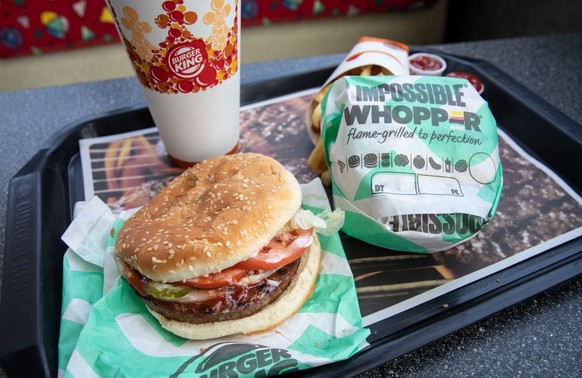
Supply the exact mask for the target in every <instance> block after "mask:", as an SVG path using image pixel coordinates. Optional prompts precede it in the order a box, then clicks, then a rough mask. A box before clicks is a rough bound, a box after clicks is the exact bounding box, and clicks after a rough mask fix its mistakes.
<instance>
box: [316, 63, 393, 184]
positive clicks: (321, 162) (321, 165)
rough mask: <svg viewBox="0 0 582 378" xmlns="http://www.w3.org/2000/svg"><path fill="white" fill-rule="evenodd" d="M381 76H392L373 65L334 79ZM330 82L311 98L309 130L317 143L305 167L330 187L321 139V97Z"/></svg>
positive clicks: (350, 71) (387, 71) (386, 70)
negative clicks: (315, 173)
mask: <svg viewBox="0 0 582 378" xmlns="http://www.w3.org/2000/svg"><path fill="white" fill-rule="evenodd" d="M383 75H392V73H391V72H390V71H389V70H388V69H386V68H385V67H382V66H377V65H373V64H369V65H365V66H361V67H356V68H353V69H351V70H348V71H346V72H344V73H343V74H342V75H339V76H338V77H336V78H335V79H334V81H335V80H337V79H339V78H341V77H343V76H383ZM332 83H333V81H332V82H330V83H328V84H327V85H325V86H324V87H323V88H321V89H320V90H319V92H317V93H316V94H315V96H314V97H313V101H312V107H310V109H313V110H312V113H311V117H310V120H311V126H310V127H311V130H312V131H313V133H314V134H315V135H316V139H317V142H316V144H315V148H314V149H313V151H311V154H310V155H309V158H308V159H307V165H308V166H309V167H310V168H311V169H313V170H314V171H315V172H317V173H319V174H320V177H321V181H322V182H323V184H324V185H326V186H329V185H331V173H330V172H329V170H328V168H327V164H326V163H325V154H324V151H323V141H322V138H321V102H322V101H323V97H324V96H325V94H326V93H327V91H328V90H329V88H330V87H331V84H332Z"/></svg>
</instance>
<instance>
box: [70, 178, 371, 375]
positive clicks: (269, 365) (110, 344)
mask: <svg viewBox="0 0 582 378" xmlns="http://www.w3.org/2000/svg"><path fill="white" fill-rule="evenodd" d="M302 190H303V206H304V207H305V208H308V209H309V210H311V211H313V212H314V213H317V212H320V211H323V210H324V209H326V210H327V209H329V202H328V200H327V197H326V195H325V191H324V189H323V186H322V185H321V182H320V181H319V179H316V180H313V181H312V182H310V183H308V184H303V185H302ZM84 207H85V208H84V209H83V210H81V211H80V212H79V214H78V215H77V216H76V217H75V220H74V221H73V223H72V224H71V226H70V228H69V229H68V230H67V232H66V233H65V235H63V240H64V241H65V242H66V243H67V245H69V250H68V251H67V252H66V254H65V257H64V261H63V305H62V319H61V329H60V339H59V376H79V377H81V376H82V377H90V376H107V377H113V376H116V377H117V376H130V377H137V376H139V377H159V376H173V377H178V376H180V375H182V374H183V375H184V376H186V375H188V376H193V375H195V376H202V377H204V376H206V377H216V376H234V375H237V376H256V375H260V376H264V375H276V374H281V373H285V372H290V371H296V370H301V369H307V368H310V367H314V366H319V365H323V364H328V363H332V362H335V361H340V360H344V359H347V358H348V357H350V356H352V355H353V354H355V353H356V352H358V351H359V350H361V349H363V348H365V347H366V346H367V345H368V344H367V342H366V338H367V336H368V335H369V334H370V331H369V330H368V329H365V328H363V327H362V318H361V315H360V309H359V306H358V300H357V296H356V290H355V286H354V280H353V276H352V273H351V270H350V267H349V265H348V261H347V259H346V256H345V253H344V250H343V247H342V244H341V241H340V238H339V235H338V234H337V233H335V234H333V235H331V236H323V235H319V238H320V242H321V246H322V252H323V257H322V269H321V272H320V275H319V277H318V279H317V283H316V288H315V291H314V293H313V296H312V297H311V298H310V299H309V300H308V301H307V303H305V304H304V306H303V307H302V308H301V310H300V311H299V312H298V313H297V314H295V315H294V316H292V317H291V318H290V319H288V320H287V321H286V322H284V323H283V324H281V325H280V326H278V327H277V328H276V329H274V330H271V331H268V332H263V333H257V334H253V335H233V336H229V337H223V338H220V339H214V340H207V341H192V340H186V339H183V338H181V337H178V336H176V335H174V334H172V333H170V332H168V331H166V330H164V329H163V328H162V327H161V326H160V325H159V323H158V321H157V320H156V319H155V318H153V316H151V314H149V312H148V311H147V310H146V308H145V305H144V304H143V303H142V302H141V301H140V300H139V298H138V297H137V295H136V294H135V293H134V291H133V289H132V288H131V286H130V285H129V284H128V283H127V281H126V280H125V279H122V278H120V275H119V272H118V271H117V267H116V266H115V264H114V262H113V261H114V259H113V248H114V243H115V239H114V238H115V234H113V235H111V232H110V230H111V228H112V227H113V229H114V230H115V231H118V230H119V228H120V227H121V225H122V224H123V219H124V218H126V217H127V216H129V214H120V215H119V217H112V214H110V210H109V208H108V207H107V206H106V205H105V204H104V203H102V202H101V201H100V200H98V199H96V198H93V199H92V200H90V201H88V203H87V204H85V205H84ZM112 218H115V219H116V220H115V221H114V223H113V224H105V223H106V222H104V221H103V219H112ZM83 230H84V232H82V231H83ZM95 233H97V234H98V235H97V236H95V235H94V234H95ZM103 234H105V235H106V236H104V237H103V236H102V235H103ZM99 240H101V242H99ZM73 247H74V248H73ZM74 250H79V251H82V252H81V253H77V252H75V251H74ZM81 256H83V257H81ZM101 262H102V263H101Z"/></svg>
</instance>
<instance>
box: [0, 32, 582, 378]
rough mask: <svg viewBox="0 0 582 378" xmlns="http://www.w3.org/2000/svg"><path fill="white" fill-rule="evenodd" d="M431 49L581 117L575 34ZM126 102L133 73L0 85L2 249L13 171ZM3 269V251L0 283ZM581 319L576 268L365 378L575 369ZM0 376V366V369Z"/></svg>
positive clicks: (134, 89)
mask: <svg viewBox="0 0 582 378" xmlns="http://www.w3.org/2000/svg"><path fill="white" fill-rule="evenodd" d="M429 47H430V48H431V49H436V50H440V51H443V52H446V53H450V54H457V55H460V56H465V57H472V58H477V59H483V60H487V61H488V62H490V63H492V64H493V65H495V66H497V67H498V68H499V69H501V70H502V71H504V72H506V73H507V74H509V75H511V76H512V77H513V78H514V79H515V80H516V81H518V82H519V83H521V84H523V85H524V86H525V87H526V88H528V89H530V90H531V91H533V92H535V93H537V94H538V95H539V96H540V97H541V98H543V99H544V100H546V101H548V102H549V103H550V104H552V105H553V106H554V107H556V108H557V109H559V110H560V111H562V112H563V113H564V114H566V115H567V116H569V117H570V118H572V119H573V120H574V121H576V122H577V123H578V124H580V125H582V65H581V64H582V33H576V34H564V35H548V36H537V37H524V38H515V39H503V40H490V41H479V42H470V43H456V44H445V45H433V46H427V48H429ZM343 57H344V55H342V54H339V55H328V56H318V57H309V58H301V59H293V60H284V61H273V62H262V63H254V64H248V65H243V66H242V68H241V82H242V83H243V84H244V83H247V82H250V81H253V80H255V79H257V78H268V77H270V76H276V75H278V74H280V72H281V71H285V72H287V73H290V74H292V73H294V72H297V73H298V72H302V71H304V70H308V69H310V68H316V67H320V66H325V65H328V64H329V63H330V62H340V61H341V59H342V58H343ZM133 106H145V102H144V99H143V97H142V94H141V91H140V89H139V87H138V83H137V81H136V79H135V78H133V77H129V78H124V79H114V80H107V81H99V82H88V83H82V84H73V85H65V86H56V87H49V88H41V89H34V90H23V91H15V92H5V93H0V114H1V115H2V117H1V119H0V141H2V150H1V152H0V154H1V155H0V156H1V159H2V169H1V170H0V188H1V193H0V253H1V254H3V251H4V239H5V226H6V201H7V189H8V182H9V180H10V178H11V177H13V176H14V175H15V174H16V173H17V172H18V170H19V169H20V168H21V167H22V166H23V165H24V164H25V163H26V162H27V161H28V160H29V159H31V158H32V157H33V156H34V155H35V153H36V152H37V151H38V150H40V149H41V148H43V147H44V146H46V143H47V141H48V140H49V139H50V137H51V136H52V135H53V134H54V133H56V132H58V131H59V130H60V129H62V128H63V127H65V126H66V125H68V124H71V123H74V122H77V121H79V120H80V119H89V118H91V117H93V116H96V115H100V114H103V113H106V112H108V111H113V110H118V109H121V108H126V107H133ZM581 127H582V126H581ZM1 268H2V256H1V255H0V285H1V278H2V277H1V274H2V269H1ZM0 287H1V286H0ZM1 300H2V299H1V298H0V305H2V302H1ZM580 324H582V277H581V276H578V277H577V278H575V279H574V280H571V281H568V282H565V283H563V284H561V285H558V286H557V287H555V288H553V289H551V290H548V291H547V292H545V293H542V294H539V295H537V296H534V297H532V298H530V299H528V300H526V301H524V302H522V303H520V304H517V305H515V306H513V307H510V308H508V309H506V310H504V311H502V312H500V313H498V314H496V315H494V316H492V317H490V318H488V319H485V320H482V321H480V322H478V323H477V324H474V325H472V326H469V327H466V328H464V329H463V330H461V331H458V332H456V333H454V334H452V335H450V336H448V337H446V338H444V339H442V340H439V341H436V342H433V343H431V344H429V345H426V346H424V347H422V348H420V349H418V350H416V351H414V352H411V353H408V354H406V355H404V356H401V357H399V358H397V359H395V360H393V361H390V362H388V363H386V364H383V365H381V366H379V367H377V368H375V369H373V370H370V371H368V372H366V373H363V374H362V377H385V376H399V377H403V376H414V377H451V376H469V375H478V376H482V375H485V376H490V375H494V376H550V375H551V376H564V377H566V376H567V377H573V376H581V374H582V373H581V370H580V361H582V347H581V345H582V332H580ZM5 376H6V375H5V373H4V371H3V370H2V369H1V368H0V377H2V378H3V377H5Z"/></svg>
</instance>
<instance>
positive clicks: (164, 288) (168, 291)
mask: <svg viewBox="0 0 582 378" xmlns="http://www.w3.org/2000/svg"><path fill="white" fill-rule="evenodd" d="M191 291H192V288H189V287H185V286H173V285H167V284H157V285H156V284H153V285H152V284H150V285H148V288H147V292H148V294H149V295H151V296H152V297H156V298H160V299H175V298H181V297H183V296H184V295H186V294H188V293H189V292H191Z"/></svg>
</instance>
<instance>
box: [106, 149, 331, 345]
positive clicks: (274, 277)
mask: <svg viewBox="0 0 582 378" xmlns="http://www.w3.org/2000/svg"><path fill="white" fill-rule="evenodd" d="M301 201H302V196H301V189H300V186H299V184H298V182H297V180H296V179H295V177H294V176H293V174H291V172H289V171H288V170H287V169H285V168H284V167H283V166H282V165H281V164H280V163H278V162H277V161H275V160H274V159H272V158H270V157H267V156H264V155H260V154H254V153H240V154H234V155H229V156H222V157H217V158H211V159H209V160H206V161H204V162H201V163H199V164H197V165H196V166H194V167H192V168H189V169H188V170H186V171H185V172H184V173H182V174H181V175H180V176H177V177H176V178H175V179H174V180H172V182H170V183H169V184H168V186H166V187H164V188H163V189H162V190H161V191H160V192H159V193H158V194H157V195H156V196H155V197H153V198H152V199H151V201H150V202H149V203H147V204H146V205H145V206H144V207H142V208H141V209H140V210H139V211H137V212H136V213H135V214H134V215H133V216H131V217H130V218H129V219H127V220H126V221H125V223H124V225H123V227H122V228H121V230H120V231H119V234H118V236H117V240H116V245H115V254H116V258H117V262H118V266H119V268H120V271H121V273H122V275H123V276H124V277H125V278H126V279H127V281H128V283H129V284H130V285H131V286H132V287H133V289H134V290H135V292H136V293H137V295H138V296H139V297H140V298H141V299H142V300H143V302H144V303H145V305H146V308H147V309H148V311H149V312H150V313H151V314H152V315H153V316H154V317H156V318H157V319H158V320H159V322H160V324H161V325H162V327H163V328H165V329H167V330H169V331H170V332H172V333H174V334H176V335H178V336H181V337H184V338H188V339H195V340H203V339H212V338H217V337H221V336H226V335H231V334H235V333H244V334H248V333H254V332H260V331H264V330H268V329H271V328H273V327H275V326H277V325H278V324H280V323H282V322H283V321H285V320H286V319H287V318H289V317H290V316H292V315H293V314H294V313H295V312H297V311H298V310H299V309H300V308H301V306H302V305H303V304H304V303H305V302H306V301H307V299H309V297H310V296H311V293H312V292H313V289H314V287H315V281H316V279H317V276H318V274H319V270H320V262H321V249H320V244H319V241H318V238H317V234H316V233H315V231H314V226H313V224H316V223H317V222H311V221H309V220H308V219H316V218H313V217H314V216H313V214H311V213H310V212H309V216H307V217H306V216H305V214H304V212H306V210H302V209H300V205H301ZM306 219H307V220H308V221H305V220H306Z"/></svg>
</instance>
